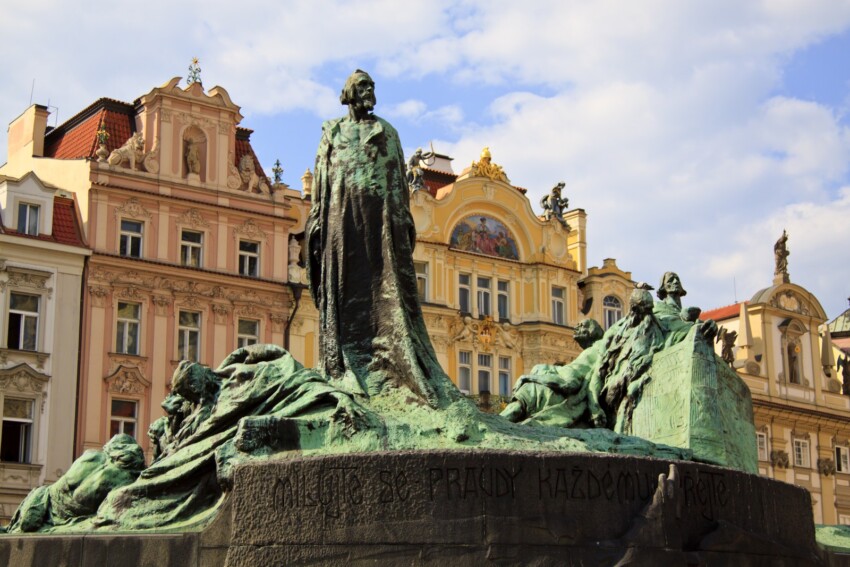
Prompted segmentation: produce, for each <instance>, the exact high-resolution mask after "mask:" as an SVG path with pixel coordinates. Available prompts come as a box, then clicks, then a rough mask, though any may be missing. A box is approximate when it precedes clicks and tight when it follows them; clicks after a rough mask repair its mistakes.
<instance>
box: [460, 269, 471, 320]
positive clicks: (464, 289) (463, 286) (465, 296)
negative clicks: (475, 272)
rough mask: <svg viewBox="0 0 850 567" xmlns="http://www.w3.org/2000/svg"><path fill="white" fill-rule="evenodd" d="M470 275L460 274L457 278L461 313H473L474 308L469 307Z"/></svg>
mask: <svg viewBox="0 0 850 567" xmlns="http://www.w3.org/2000/svg"><path fill="white" fill-rule="evenodd" d="M469 282H470V276H469V274H459V275H458V278H457V302H458V308H459V309H460V312H461V313H472V308H471V307H470V305H469V298H470V289H469Z"/></svg>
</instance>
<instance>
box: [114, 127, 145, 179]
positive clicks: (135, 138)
mask: <svg viewBox="0 0 850 567" xmlns="http://www.w3.org/2000/svg"><path fill="white" fill-rule="evenodd" d="M144 159H145V139H144V138H143V137H142V133H141V132H136V133H135V134H133V135H132V136H130V138H129V139H127V141H126V142H124V145H123V146H121V147H120V148H118V149H117V150H112V153H111V154H109V159H108V160H107V161H108V162H109V165H123V164H124V163H125V162H126V163H128V164H129V167H130V169H133V170H135V169H137V167H136V166H137V164H141V163H142V162H143V161H144Z"/></svg>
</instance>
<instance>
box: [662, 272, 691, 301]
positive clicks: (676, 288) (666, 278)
mask: <svg viewBox="0 0 850 567" xmlns="http://www.w3.org/2000/svg"><path fill="white" fill-rule="evenodd" d="M656 293H657V295H658V299H660V300H661V301H664V299H665V298H666V297H667V296H668V295H669V296H670V297H684V296H686V295H688V292H687V291H685V288H683V287H682V280H681V279H679V274H677V273H676V272H664V275H663V276H661V285H659V286H658V291H657V292H656Z"/></svg>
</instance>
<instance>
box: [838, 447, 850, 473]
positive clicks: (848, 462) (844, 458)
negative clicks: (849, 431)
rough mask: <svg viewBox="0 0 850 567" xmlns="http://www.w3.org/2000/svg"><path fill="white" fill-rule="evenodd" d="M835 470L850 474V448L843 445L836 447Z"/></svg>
mask: <svg viewBox="0 0 850 567" xmlns="http://www.w3.org/2000/svg"><path fill="white" fill-rule="evenodd" d="M835 470H836V471H838V472H841V473H850V447H847V446H842V445H837V446H836V447H835Z"/></svg>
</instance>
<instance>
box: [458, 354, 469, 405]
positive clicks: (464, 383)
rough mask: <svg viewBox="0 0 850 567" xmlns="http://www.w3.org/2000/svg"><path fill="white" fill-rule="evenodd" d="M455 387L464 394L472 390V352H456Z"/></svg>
mask: <svg viewBox="0 0 850 567" xmlns="http://www.w3.org/2000/svg"><path fill="white" fill-rule="evenodd" d="M457 387H458V389H459V390H460V391H461V392H463V393H464V394H468V393H469V392H470V391H471V390H472V353H471V352H469V351H466V350H462V351H459V352H458V353H457Z"/></svg>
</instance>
